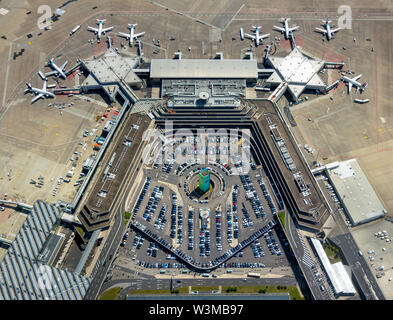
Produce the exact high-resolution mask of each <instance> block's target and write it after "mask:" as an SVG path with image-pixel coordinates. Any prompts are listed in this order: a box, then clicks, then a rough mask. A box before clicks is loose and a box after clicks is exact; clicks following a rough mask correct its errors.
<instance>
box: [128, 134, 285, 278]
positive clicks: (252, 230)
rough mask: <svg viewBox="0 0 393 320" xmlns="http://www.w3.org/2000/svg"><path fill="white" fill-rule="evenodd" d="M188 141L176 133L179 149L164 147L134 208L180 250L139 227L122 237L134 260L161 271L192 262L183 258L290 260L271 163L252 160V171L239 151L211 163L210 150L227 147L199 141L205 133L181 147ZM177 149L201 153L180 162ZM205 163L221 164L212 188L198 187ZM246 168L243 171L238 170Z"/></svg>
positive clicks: (256, 262) (247, 262) (261, 264)
mask: <svg viewBox="0 0 393 320" xmlns="http://www.w3.org/2000/svg"><path fill="white" fill-rule="evenodd" d="M226 141H227V142H230V139H227V140H226ZM180 142H184V141H174V142H173V148H172V150H174V151H173V152H172V153H170V152H166V153H162V154H160V155H159V156H158V157H157V158H156V159H155V162H153V163H152V164H151V165H150V166H147V167H145V168H144V175H145V177H144V178H143V179H142V183H141V185H140V186H139V188H138V190H139V191H138V195H139V197H138V198H137V201H136V204H135V206H134V207H133V208H132V211H131V214H132V217H133V219H134V220H135V221H136V223H138V224H140V225H143V226H144V227H146V228H148V230H149V231H148V232H149V236H151V235H153V234H154V235H155V236H156V237H157V239H158V238H159V239H161V240H160V241H165V245H168V246H169V247H170V249H171V250H175V252H176V254H172V253H171V252H170V251H169V250H165V249H164V248H162V247H163V246H161V245H156V244H154V243H155V241H151V239H150V240H149V239H145V238H146V237H145V236H144V235H143V233H139V232H135V231H133V229H132V228H131V229H130V230H131V231H127V235H125V236H124V238H123V242H122V244H121V246H122V247H123V248H124V249H122V250H123V251H124V252H128V256H129V257H131V263H134V264H137V265H139V266H142V267H145V268H152V269H157V272H163V271H162V269H166V268H171V269H179V270H183V269H186V268H187V263H182V262H184V261H180V260H182V259H186V260H187V259H189V260H190V261H192V263H194V264H195V265H196V266H208V265H217V264H221V265H220V268H226V269H228V268H229V269H231V268H239V269H241V268H248V269H249V268H251V269H252V268H265V267H279V266H288V265H289V263H288V261H287V259H286V255H285V252H284V249H283V245H288V244H287V242H286V240H282V241H281V240H279V235H278V234H277V231H276V228H273V229H270V228H271V226H273V223H272V222H271V221H272V220H273V221H274V219H275V215H276V213H277V205H276V202H275V201H276V200H275V199H274V198H273V196H272V195H274V194H273V192H272V189H271V186H270V183H269V181H268V179H267V178H266V175H265V173H264V171H263V169H262V168H261V167H256V166H255V164H254V163H253V161H252V160H251V165H250V171H247V170H246V166H245V163H242V161H241V157H240V155H239V154H234V155H233V156H232V155H231V157H228V162H225V161H221V160H220V159H216V160H215V161H211V159H209V161H208V165H203V164H202V162H203V159H202V158H203V156H204V155H206V156H207V157H211V156H212V155H217V154H218V153H219V152H220V151H222V150H223V149H216V148H210V147H206V149H204V150H202V149H201V148H199V147H198V146H197V144H198V142H200V137H198V136H197V137H195V139H193V140H192V141H190V140H189V141H187V142H188V143H192V145H191V146H190V147H185V148H184V149H183V150H179V149H178V148H177V147H178V146H179V145H180ZM232 142H233V143H236V142H237V141H232ZM193 143H195V145H193ZM163 151H165V150H163ZM166 151H167V150H166ZM194 151H196V152H195V153H194ZM177 152H182V153H183V155H187V152H189V153H192V154H193V155H194V156H195V157H194V158H191V159H188V160H186V161H185V162H181V163H180V164H179V163H178V162H177V161H175V158H176V153H177ZM224 152H225V151H224ZM204 153H205V154H204ZM202 168H208V170H211V172H213V173H212V175H213V174H214V175H215V180H213V181H214V182H215V184H214V187H212V188H211V189H210V191H209V192H210V194H204V195H203V196H200V195H199V196H198V195H196V193H195V192H194V190H192V188H196V185H197V184H196V183H195V181H197V180H198V179H196V178H195V177H197V175H198V173H199V171H200V169H202ZM238 172H240V173H242V174H241V175H237V174H235V173H238ZM193 179H194V180H193ZM190 181H191V182H190ZM216 181H217V182H216ZM218 181H219V182H218ZM211 194H214V196H211ZM263 228H264V229H263ZM256 233H258V235H257V234H256ZM283 241H285V242H283ZM248 244H250V245H249V246H248ZM243 246H244V247H243ZM239 249H241V250H240V251H239ZM236 252H237V253H236ZM234 253H236V254H235V255H234V256H233V257H231V256H232V255H233V254H234ZM177 254H179V255H180V257H181V259H180V260H179V259H178V258H177V257H176V255H177ZM182 255H183V256H182ZM229 257H231V258H230V260H228V261H225V262H224V263H222V261H224V260H226V259H228V258H229ZM214 261H215V262H214Z"/></svg>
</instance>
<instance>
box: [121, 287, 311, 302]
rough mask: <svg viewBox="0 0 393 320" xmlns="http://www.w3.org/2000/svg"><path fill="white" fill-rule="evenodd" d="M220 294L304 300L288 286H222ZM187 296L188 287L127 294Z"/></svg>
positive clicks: (214, 289)
mask: <svg viewBox="0 0 393 320" xmlns="http://www.w3.org/2000/svg"><path fill="white" fill-rule="evenodd" d="M191 289H192V290H193V291H199V292H204V291H209V292H211V291H217V290H218V286H192V287H191ZM221 289H222V291H221V292H222V293H223V294H226V293H235V294H236V293H254V294H256V293H260V294H264V293H289V296H290V299H291V300H304V298H303V297H302V296H301V295H300V293H299V290H298V288H297V287H289V286H222V288H221ZM171 293H172V294H188V287H181V288H178V289H176V290H174V292H171V291H170V290H133V291H131V292H129V293H128V294H147V295H150V294H171Z"/></svg>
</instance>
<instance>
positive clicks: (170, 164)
mask: <svg viewBox="0 0 393 320" xmlns="http://www.w3.org/2000/svg"><path fill="white" fill-rule="evenodd" d="M175 161H176V160H175V159H171V160H169V161H165V163H164V165H163V166H162V172H166V173H168V174H169V173H170V172H171V170H172V168H173V165H174V164H175Z"/></svg>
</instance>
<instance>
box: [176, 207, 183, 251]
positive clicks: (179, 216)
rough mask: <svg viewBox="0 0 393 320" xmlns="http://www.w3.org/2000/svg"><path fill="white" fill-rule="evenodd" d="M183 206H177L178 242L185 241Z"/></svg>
mask: <svg viewBox="0 0 393 320" xmlns="http://www.w3.org/2000/svg"><path fill="white" fill-rule="evenodd" d="M182 231H183V206H182V205H178V206H177V243H178V244H182V243H183V234H182Z"/></svg>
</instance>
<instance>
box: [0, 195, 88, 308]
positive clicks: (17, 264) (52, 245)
mask: <svg viewBox="0 0 393 320" xmlns="http://www.w3.org/2000/svg"><path fill="white" fill-rule="evenodd" d="M60 216H61V212H60V210H59V209H58V208H57V207H56V206H55V205H53V204H49V203H46V202H43V201H40V200H38V201H36V202H35V203H34V205H33V209H32V210H31V212H30V213H29V215H28V216H27V218H26V220H25V222H24V223H23V225H22V227H21V228H20V230H19V232H18V234H17V235H16V237H15V240H14V241H13V242H12V244H11V246H10V247H9V249H8V251H7V254H6V256H5V257H4V259H3V261H1V263H0V300H82V299H83V298H84V296H85V294H86V292H87V290H88V288H89V286H90V283H91V279H90V278H87V277H82V276H80V275H79V274H78V273H75V272H69V271H67V270H62V269H59V268H55V267H53V266H50V265H49V264H48V263H50V262H51V261H50V260H51V259H52V257H53V255H56V253H57V252H58V248H59V243H58V241H57V240H59V239H56V237H51V235H53V233H52V232H53V230H54V228H55V227H56V226H57V225H58V223H59V222H60ZM51 253H52V254H51ZM40 259H41V260H40ZM52 260H53V259H52ZM43 261H45V262H43Z"/></svg>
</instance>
